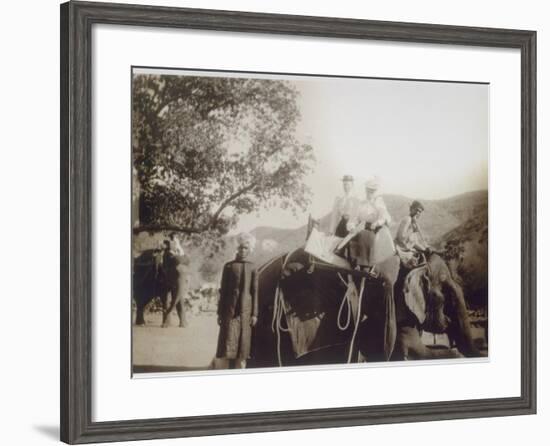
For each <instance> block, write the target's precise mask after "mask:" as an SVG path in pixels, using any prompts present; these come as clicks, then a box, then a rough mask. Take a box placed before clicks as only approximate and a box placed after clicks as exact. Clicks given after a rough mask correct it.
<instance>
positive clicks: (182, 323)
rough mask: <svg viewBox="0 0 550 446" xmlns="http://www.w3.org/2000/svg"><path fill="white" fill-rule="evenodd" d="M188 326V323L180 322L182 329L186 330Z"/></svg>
mask: <svg viewBox="0 0 550 446" xmlns="http://www.w3.org/2000/svg"><path fill="white" fill-rule="evenodd" d="M187 325H188V324H187V322H180V328H185V327H187Z"/></svg>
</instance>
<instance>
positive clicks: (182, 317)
mask: <svg viewBox="0 0 550 446" xmlns="http://www.w3.org/2000/svg"><path fill="white" fill-rule="evenodd" d="M176 310H177V312H178V316H179V318H180V327H182V328H183V327H186V326H187V319H186V317H185V304H184V303H183V302H182V300H181V299H180V300H179V301H178V303H177V304H176Z"/></svg>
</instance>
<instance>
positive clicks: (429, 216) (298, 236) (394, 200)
mask: <svg viewBox="0 0 550 446" xmlns="http://www.w3.org/2000/svg"><path fill="white" fill-rule="evenodd" d="M383 198H384V201H385V203H386V207H387V208H388V211H389V213H390V215H391V216H392V223H391V224H390V230H391V232H392V234H393V235H395V233H396V231H397V225H398V224H399V221H400V220H401V219H402V218H403V217H404V216H405V215H407V214H408V213H409V206H410V203H411V202H412V201H413V199H412V198H409V197H405V196H402V195H383ZM421 201H422V203H423V204H424V207H425V211H424V213H423V214H422V216H421V220H420V225H421V227H422V232H423V235H424V237H425V238H426V240H427V241H428V243H430V244H433V245H439V244H440V242H441V240H442V238H443V236H445V235H446V234H449V233H450V232H451V231H452V230H453V229H456V228H458V227H460V226H461V225H462V224H464V223H465V222H466V221H468V219H470V218H472V217H473V216H475V215H477V214H478V213H480V212H483V211H485V212H487V191H475V192H468V193H465V194H461V195H458V196H456V197H451V198H447V199H444V200H421ZM329 222H330V213H328V214H327V215H325V216H324V217H322V218H321V219H320V224H321V229H322V230H328V229H329V228H328V226H329V224H330V223H329ZM251 232H252V234H253V235H254V236H255V237H256V239H257V241H258V243H257V245H256V246H257V247H256V250H255V252H254V254H253V260H254V261H255V262H257V263H258V264H262V263H264V262H265V261H267V260H269V259H270V258H272V257H274V256H276V255H278V254H282V253H284V252H288V251H290V250H293V249H295V248H297V247H299V246H301V245H303V244H304V242H305V237H306V232H307V224H306V222H304V225H303V226H301V227H299V228H297V229H281V228H274V227H268V226H261V227H258V228H256V229H254V230H253V231H251Z"/></svg>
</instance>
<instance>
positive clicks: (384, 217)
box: [348, 177, 395, 269]
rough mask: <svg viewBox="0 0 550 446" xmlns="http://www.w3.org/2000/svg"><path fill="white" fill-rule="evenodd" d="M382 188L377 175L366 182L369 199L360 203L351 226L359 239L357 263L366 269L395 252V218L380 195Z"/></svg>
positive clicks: (366, 192) (351, 231)
mask: <svg viewBox="0 0 550 446" xmlns="http://www.w3.org/2000/svg"><path fill="white" fill-rule="evenodd" d="M378 188H379V181H378V179H377V178H376V177H374V178H371V179H369V180H368V181H367V182H366V184H365V194H366V196H365V199H364V200H363V201H361V203H360V204H359V209H358V211H357V218H356V220H355V221H352V222H350V224H349V225H348V229H349V230H350V236H351V235H352V234H355V240H356V241H357V252H356V255H355V263H356V266H358V267H359V268H363V269H368V268H371V267H373V266H374V265H376V264H377V263H380V262H383V261H384V260H386V259H388V258H389V257H391V256H392V255H394V254H395V245H394V244H393V240H392V236H391V233H390V229H389V227H388V225H389V224H390V222H391V217H390V214H389V213H388V210H387V209H386V204H385V203H384V200H383V199H382V197H381V196H380V195H378ZM348 237H349V236H348Z"/></svg>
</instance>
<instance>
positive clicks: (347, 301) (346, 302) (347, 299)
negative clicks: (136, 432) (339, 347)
mask: <svg viewBox="0 0 550 446" xmlns="http://www.w3.org/2000/svg"><path fill="white" fill-rule="evenodd" d="M338 278H339V279H340V281H341V282H342V283H343V284H344V286H345V287H346V293H345V294H344V297H343V298H342V303H341V304H340V308H339V309H338V316H337V318H336V324H337V325H338V328H339V329H340V330H341V331H344V330H347V329H348V327H349V324H350V322H351V297H352V294H353V291H354V288H355V285H354V283H353V280H352V278H351V275H348V281H347V282H346V281H345V280H344V278H343V277H342V275H341V274H340V273H338ZM344 306H346V307H347V318H346V323H345V324H342V323H341V320H342V310H343V309H344Z"/></svg>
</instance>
